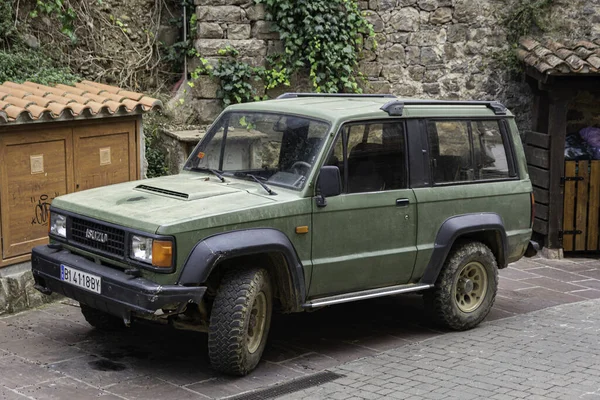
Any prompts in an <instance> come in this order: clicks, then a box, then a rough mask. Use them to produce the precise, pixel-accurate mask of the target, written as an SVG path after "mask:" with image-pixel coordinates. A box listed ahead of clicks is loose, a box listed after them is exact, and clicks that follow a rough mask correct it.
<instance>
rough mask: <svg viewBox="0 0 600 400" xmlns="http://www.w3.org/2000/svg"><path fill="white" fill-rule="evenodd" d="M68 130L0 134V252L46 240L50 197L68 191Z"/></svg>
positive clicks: (16, 251) (15, 252)
mask: <svg viewBox="0 0 600 400" xmlns="http://www.w3.org/2000/svg"><path fill="white" fill-rule="evenodd" d="M70 146H71V130H70V129H52V131H51V133H50V132H39V131H37V132H36V133H35V134H28V133H25V132H23V133H19V134H7V135H1V136H0V160H2V163H1V164H0V172H1V176H2V178H1V182H3V183H4V184H3V185H2V189H1V202H0V207H1V213H0V214H1V215H2V256H3V258H5V259H6V258H9V257H15V256H19V255H23V254H27V253H29V252H30V251H31V249H32V248H33V247H34V246H37V245H41V244H44V243H47V240H48V238H47V235H48V218H49V208H50V203H51V202H52V199H54V198H55V197H57V196H59V195H61V194H65V193H67V192H68V185H69V184H68V182H70V179H71V176H70V165H71V158H70V154H71V152H70V150H69V147H70Z"/></svg>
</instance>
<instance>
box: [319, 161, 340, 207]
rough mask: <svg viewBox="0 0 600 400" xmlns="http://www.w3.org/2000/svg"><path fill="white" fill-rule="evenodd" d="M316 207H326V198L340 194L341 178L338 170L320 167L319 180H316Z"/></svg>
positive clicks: (333, 167) (329, 166) (326, 166)
mask: <svg viewBox="0 0 600 400" xmlns="http://www.w3.org/2000/svg"><path fill="white" fill-rule="evenodd" d="M317 190H318V194H317V206H318V207H325V206H326V205H327V200H325V198H326V197H333V196H337V195H339V194H340V193H342V176H341V174H340V169H339V168H338V167H335V166H332V165H325V166H323V167H321V171H320V172H319V178H318V179H317Z"/></svg>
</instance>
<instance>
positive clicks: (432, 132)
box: [427, 120, 510, 183]
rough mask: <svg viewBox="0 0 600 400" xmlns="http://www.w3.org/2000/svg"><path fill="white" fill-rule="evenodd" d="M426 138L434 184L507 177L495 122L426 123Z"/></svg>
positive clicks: (502, 144)
mask: <svg viewBox="0 0 600 400" xmlns="http://www.w3.org/2000/svg"><path fill="white" fill-rule="evenodd" d="M427 134H428V138H429V146H430V159H431V171H432V176H433V181H434V183H450V182H469V181H477V180H490V179H506V178H508V177H509V176H510V169H509V160H508V157H507V151H506V143H505V142H504V136H503V135H502V133H501V130H500V124H499V121H497V120H487V121H486V120H474V121H465V120H455V121H428V122H427Z"/></svg>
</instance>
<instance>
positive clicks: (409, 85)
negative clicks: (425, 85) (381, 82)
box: [392, 81, 421, 97]
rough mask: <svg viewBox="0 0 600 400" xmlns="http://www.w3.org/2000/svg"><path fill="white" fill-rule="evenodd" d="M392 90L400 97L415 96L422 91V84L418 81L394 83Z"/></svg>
mask: <svg viewBox="0 0 600 400" xmlns="http://www.w3.org/2000/svg"><path fill="white" fill-rule="evenodd" d="M392 90H393V93H394V94H396V95H397V96H399V97H414V96H416V95H417V94H419V93H420V92H421V85H420V84H419V83H418V82H411V81H408V82H402V83H399V84H395V85H392Z"/></svg>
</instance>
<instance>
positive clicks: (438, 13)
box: [429, 7, 452, 25]
mask: <svg viewBox="0 0 600 400" xmlns="http://www.w3.org/2000/svg"><path fill="white" fill-rule="evenodd" d="M451 21H452V9H451V8H449V7H442V8H438V9H437V10H435V11H434V12H432V13H431V16H430V18H429V22H430V23H432V24H434V25H441V24H446V23H448V22H451Z"/></svg>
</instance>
